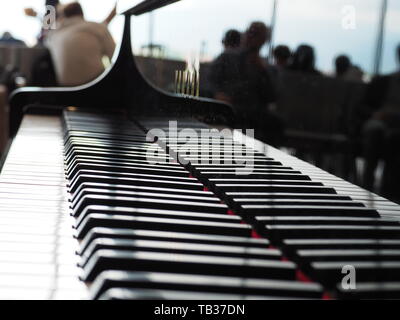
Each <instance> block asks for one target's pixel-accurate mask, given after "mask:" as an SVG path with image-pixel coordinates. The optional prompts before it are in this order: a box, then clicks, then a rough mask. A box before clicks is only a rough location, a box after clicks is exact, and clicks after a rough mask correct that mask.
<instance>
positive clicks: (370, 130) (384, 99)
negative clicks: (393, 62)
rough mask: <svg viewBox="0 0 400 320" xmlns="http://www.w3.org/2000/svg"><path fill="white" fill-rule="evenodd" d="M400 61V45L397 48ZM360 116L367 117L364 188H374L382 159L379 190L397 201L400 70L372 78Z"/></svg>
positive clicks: (398, 194)
mask: <svg viewBox="0 0 400 320" xmlns="http://www.w3.org/2000/svg"><path fill="white" fill-rule="evenodd" d="M397 54H398V59H399V62H400V46H399V47H398V49H397ZM363 105H364V110H363V113H362V114H360V116H361V117H362V116H364V118H368V120H367V121H366V123H365V125H364V127H363V131H362V137H363V150H364V157H365V160H366V167H365V170H364V175H363V183H364V187H365V188H367V189H369V190H373V187H374V181H375V180H374V174H375V170H376V168H377V165H378V162H379V160H381V159H382V160H384V161H385V172H384V176H383V181H382V186H381V188H382V190H381V193H382V195H384V196H387V197H389V198H391V199H393V200H397V201H399V200H400V190H399V188H398V186H399V185H400V169H399V167H398V164H399V161H400V149H399V145H400V70H399V71H397V72H395V73H392V74H389V75H385V76H377V77H375V78H374V79H373V80H372V81H371V83H370V84H369V85H368V89H367V93H366V96H365V98H364V103H363Z"/></svg>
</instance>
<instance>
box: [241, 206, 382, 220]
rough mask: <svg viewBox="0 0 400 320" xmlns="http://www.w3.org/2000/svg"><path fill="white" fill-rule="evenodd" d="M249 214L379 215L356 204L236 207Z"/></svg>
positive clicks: (244, 213)
mask: <svg viewBox="0 0 400 320" xmlns="http://www.w3.org/2000/svg"><path fill="white" fill-rule="evenodd" d="M238 210H239V211H240V213H243V215H246V216H249V215H252V216H274V215H276V216H296V215H299V216H310V215H316V216H333V217H335V216H347V217H366V218H368V217H371V218H373V217H376V218H378V217H380V216H379V214H378V212H377V211H375V210H373V209H369V208H365V207H357V206H354V207H352V206H337V207H336V206H332V207H329V206H311V205H305V206H299V205H297V206H296V205H279V204H277V205H242V206H240V208H239V209H238Z"/></svg>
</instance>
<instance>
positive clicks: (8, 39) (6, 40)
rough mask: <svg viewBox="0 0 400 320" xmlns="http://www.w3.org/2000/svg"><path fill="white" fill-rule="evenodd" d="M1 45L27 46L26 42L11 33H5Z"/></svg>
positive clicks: (0, 40) (0, 39) (0, 41)
mask: <svg viewBox="0 0 400 320" xmlns="http://www.w3.org/2000/svg"><path fill="white" fill-rule="evenodd" d="M0 44H4V45H16V46H26V44H25V42H23V41H22V40H19V39H17V38H14V37H13V35H12V34H11V32H9V31H5V32H4V33H3V35H2V36H1V38H0Z"/></svg>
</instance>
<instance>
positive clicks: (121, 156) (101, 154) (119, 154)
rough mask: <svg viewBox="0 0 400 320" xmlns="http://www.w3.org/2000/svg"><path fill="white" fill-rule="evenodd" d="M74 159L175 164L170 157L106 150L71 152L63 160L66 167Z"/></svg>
mask: <svg viewBox="0 0 400 320" xmlns="http://www.w3.org/2000/svg"><path fill="white" fill-rule="evenodd" d="M75 157H108V158H116V159H127V160H130V159H132V160H142V161H147V162H151V163H158V162H165V161H170V162H175V161H174V160H173V159H172V158H171V157H170V156H168V155H164V154H161V155H157V154H154V155H148V154H134V153H127V152H108V151H107V150H99V151H94V150H86V149H82V150H77V151H73V152H72V153H71V155H70V156H69V157H67V158H65V163H66V164H67V165H68V164H70V163H71V162H72V161H73V160H74V158H75Z"/></svg>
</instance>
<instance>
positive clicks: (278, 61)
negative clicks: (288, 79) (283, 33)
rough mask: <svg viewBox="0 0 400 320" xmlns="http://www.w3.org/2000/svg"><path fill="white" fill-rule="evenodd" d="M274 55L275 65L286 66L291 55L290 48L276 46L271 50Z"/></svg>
mask: <svg viewBox="0 0 400 320" xmlns="http://www.w3.org/2000/svg"><path fill="white" fill-rule="evenodd" d="M272 54H273V56H274V61H275V66H277V67H279V68H286V67H287V66H288V65H289V60H290V57H291V55H292V53H291V51H290V48H289V47H288V46H285V45H279V46H276V47H275V48H274V50H273V52H272Z"/></svg>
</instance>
